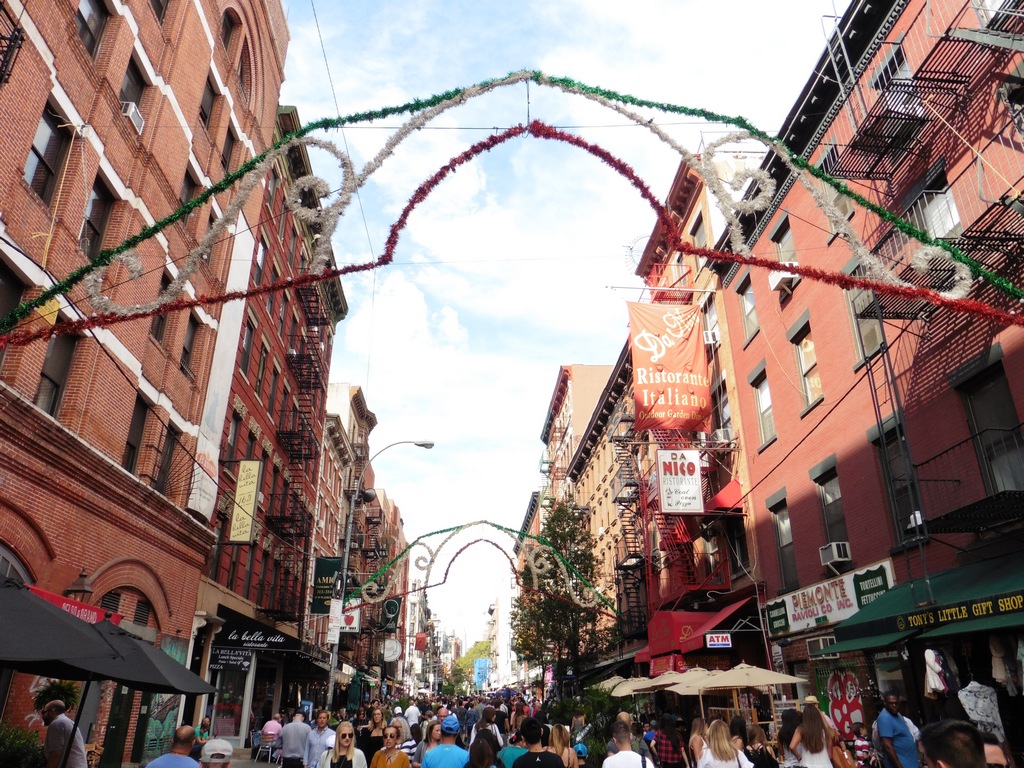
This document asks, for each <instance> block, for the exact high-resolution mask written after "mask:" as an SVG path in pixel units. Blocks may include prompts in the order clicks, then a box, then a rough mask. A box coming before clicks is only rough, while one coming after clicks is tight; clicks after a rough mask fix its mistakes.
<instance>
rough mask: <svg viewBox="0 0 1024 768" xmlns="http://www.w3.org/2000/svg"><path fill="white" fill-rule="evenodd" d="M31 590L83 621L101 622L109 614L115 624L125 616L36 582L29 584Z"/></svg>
mask: <svg viewBox="0 0 1024 768" xmlns="http://www.w3.org/2000/svg"><path fill="white" fill-rule="evenodd" d="M28 588H29V591H30V592H32V594H34V595H36V596H37V597H41V598H43V600H46V601H47V602H50V603H53V604H54V605H56V606H57V607H58V608H60V609H61V610H62V611H67V612H68V613H70V614H71V615H72V616H76V617H78V618H79V619H82V621H87V622H89V623H90V624H99V623H100V622H101V621H103V619H104V618H106V617H107V616H108V614H109V617H110V623H111V624H114V625H115V626H116V625H118V624H120V623H121V619H122V618H124V617H123V616H122V615H121V614H120V613H112V612H110V611H107V610H106V609H105V608H103V607H102V606H99V605H90V604H89V603H83V602H82V601H81V600H73V599H72V598H70V597H65V596H64V595H58V594H57V593H56V592H50V591H49V590H46V589H43V588H42V587H37V586H35V585H34V584H29V585H28Z"/></svg>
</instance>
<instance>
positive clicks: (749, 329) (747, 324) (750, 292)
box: [740, 277, 759, 341]
mask: <svg viewBox="0 0 1024 768" xmlns="http://www.w3.org/2000/svg"><path fill="white" fill-rule="evenodd" d="M740 310H741V311H742V312H743V335H744V336H745V337H746V339H747V340H748V341H749V340H750V339H751V338H753V336H754V334H755V333H757V329H758V327H759V326H758V324H757V310H756V309H755V308H754V288H753V286H752V285H751V284H750V278H749V277H747V279H746V280H745V281H744V282H743V284H742V287H741V288H740Z"/></svg>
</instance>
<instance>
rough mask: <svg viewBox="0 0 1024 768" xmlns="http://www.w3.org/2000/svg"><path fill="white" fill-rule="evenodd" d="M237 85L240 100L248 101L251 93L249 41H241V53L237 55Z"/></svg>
mask: <svg viewBox="0 0 1024 768" xmlns="http://www.w3.org/2000/svg"><path fill="white" fill-rule="evenodd" d="M238 85H239V88H240V90H241V96H242V101H244V102H245V103H246V104H248V103H249V96H250V94H251V93H252V54H251V53H250V52H249V41H248V40H246V41H245V42H244V43H242V53H241V55H240V56H239V57H238Z"/></svg>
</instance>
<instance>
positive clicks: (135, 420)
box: [121, 394, 149, 473]
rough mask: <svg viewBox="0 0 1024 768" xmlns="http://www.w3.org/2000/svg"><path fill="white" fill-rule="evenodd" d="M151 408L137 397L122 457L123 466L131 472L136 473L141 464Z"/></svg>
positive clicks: (139, 396) (137, 395) (140, 397)
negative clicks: (143, 441)
mask: <svg viewBox="0 0 1024 768" xmlns="http://www.w3.org/2000/svg"><path fill="white" fill-rule="evenodd" d="M148 411H149V406H147V405H146V401H145V400H143V399H142V395H139V394H136V395H135V408H134V409H133V410H132V421H131V424H129V425H128V439H127V440H126V441H125V444H124V455H122V456H121V466H122V467H124V468H125V469H127V470H128V471H129V472H132V473H134V472H135V470H136V466H137V464H138V462H139V452H140V451H141V450H142V434H143V431H144V430H145V428H146V413H147V412H148Z"/></svg>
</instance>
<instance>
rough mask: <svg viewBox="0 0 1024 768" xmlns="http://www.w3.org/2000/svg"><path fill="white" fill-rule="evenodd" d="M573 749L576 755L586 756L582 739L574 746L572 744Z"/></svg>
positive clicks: (585, 747)
mask: <svg viewBox="0 0 1024 768" xmlns="http://www.w3.org/2000/svg"><path fill="white" fill-rule="evenodd" d="M573 749H575V750H576V757H584V758H585V757H586V756H587V745H586V744H584V743H583V742H582V741H581V742H580V743H579V744H577V745H576V746H574V747H573Z"/></svg>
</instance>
